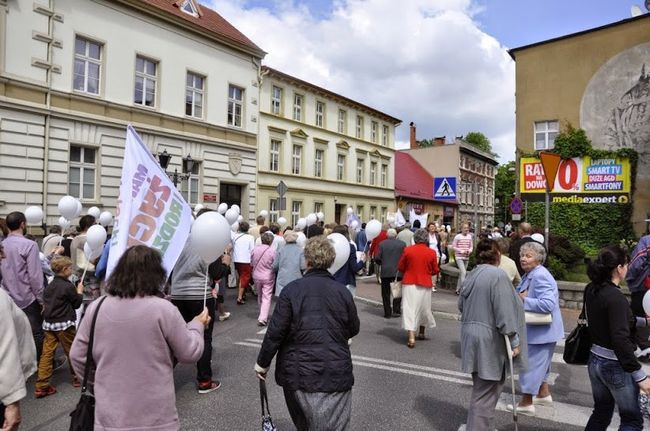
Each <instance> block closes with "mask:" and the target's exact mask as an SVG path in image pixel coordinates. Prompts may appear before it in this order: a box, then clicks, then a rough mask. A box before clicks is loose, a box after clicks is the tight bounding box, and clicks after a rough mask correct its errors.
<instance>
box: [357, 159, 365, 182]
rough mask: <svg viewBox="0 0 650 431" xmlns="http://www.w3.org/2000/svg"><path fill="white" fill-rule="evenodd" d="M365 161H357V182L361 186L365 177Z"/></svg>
mask: <svg viewBox="0 0 650 431" xmlns="http://www.w3.org/2000/svg"><path fill="white" fill-rule="evenodd" d="M365 162H366V161H365V160H363V159H357V182H358V183H359V184H361V183H363V177H364V176H365V172H364V169H363V168H364V165H365Z"/></svg>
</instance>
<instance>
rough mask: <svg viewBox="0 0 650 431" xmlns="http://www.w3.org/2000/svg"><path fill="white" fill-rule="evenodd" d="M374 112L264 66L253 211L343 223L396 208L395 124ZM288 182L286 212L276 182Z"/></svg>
mask: <svg viewBox="0 0 650 431" xmlns="http://www.w3.org/2000/svg"><path fill="white" fill-rule="evenodd" d="M400 123H401V121H400V120H399V119H397V118H394V117H391V116H390V115H387V114H384V113H382V112H380V111H378V110H375V109H373V108H370V107H368V106H365V105H363V104H361V103H359V102H355V101H353V100H350V99H348V98H346V97H343V96H340V95H338V94H336V93H333V92H331V91H329V90H326V89H323V88H320V87H318V86H315V85H313V84H310V83H308V82H305V81H302V80H300V79H298V78H295V77H292V76H289V75H287V74H285V73H283V72H280V71H277V70H275V69H271V68H268V67H263V68H262V85H261V95H260V128H259V134H258V147H259V152H258V172H257V179H258V193H257V196H258V199H257V207H258V210H262V209H267V210H269V212H270V217H271V220H272V221H274V220H277V218H278V217H280V216H282V217H285V218H286V219H287V220H288V223H289V224H290V225H295V223H296V221H297V220H298V218H300V217H304V216H305V215H307V214H309V213H318V212H323V213H324V214H325V222H334V221H335V222H338V223H344V222H345V219H346V209H347V207H352V208H353V209H354V212H355V213H356V214H357V215H359V217H360V218H361V219H362V220H363V221H367V220H370V219H373V218H374V219H377V220H380V221H382V222H384V221H385V220H386V215H387V213H388V212H393V211H395V208H394V206H395V195H394V172H395V164H394V153H395V127H396V126H398V125H399V124H400ZM280 181H282V182H284V183H285V184H286V186H287V188H288V191H287V193H286V196H285V199H286V205H285V209H281V205H280V200H279V195H278V192H277V191H276V187H277V185H278V184H279V182H280Z"/></svg>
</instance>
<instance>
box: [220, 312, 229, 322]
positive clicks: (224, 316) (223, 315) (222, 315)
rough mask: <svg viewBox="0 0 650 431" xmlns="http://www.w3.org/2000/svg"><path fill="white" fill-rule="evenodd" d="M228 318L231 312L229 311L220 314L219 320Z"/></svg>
mask: <svg viewBox="0 0 650 431" xmlns="http://www.w3.org/2000/svg"><path fill="white" fill-rule="evenodd" d="M228 319H230V312H228V311H226V312H225V313H223V314H220V315H219V322H223V321H224V320H228Z"/></svg>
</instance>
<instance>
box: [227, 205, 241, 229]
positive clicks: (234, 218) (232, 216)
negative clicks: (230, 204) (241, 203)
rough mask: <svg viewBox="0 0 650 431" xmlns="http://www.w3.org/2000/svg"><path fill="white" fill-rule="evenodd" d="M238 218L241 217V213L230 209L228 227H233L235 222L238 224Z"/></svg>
mask: <svg viewBox="0 0 650 431" xmlns="http://www.w3.org/2000/svg"><path fill="white" fill-rule="evenodd" d="M238 217H239V213H238V212H237V211H235V210H234V209H232V208H230V209H229V210H228V211H226V220H227V221H228V225H231V224H233V223H234V222H236V221H237V218H238Z"/></svg>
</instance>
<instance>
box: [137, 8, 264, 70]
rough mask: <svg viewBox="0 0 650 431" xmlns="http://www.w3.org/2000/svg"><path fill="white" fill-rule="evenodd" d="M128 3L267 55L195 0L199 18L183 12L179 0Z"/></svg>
mask: <svg viewBox="0 0 650 431" xmlns="http://www.w3.org/2000/svg"><path fill="white" fill-rule="evenodd" d="M127 2H129V3H130V4H131V5H134V6H135V5H137V4H138V3H140V4H142V3H144V4H146V5H149V6H151V7H153V8H155V9H157V10H160V11H164V12H166V13H167V14H168V15H169V16H172V17H174V18H176V21H177V20H178V18H181V19H182V20H184V21H185V22H186V24H189V25H188V26H186V28H188V29H191V27H194V26H195V27H198V28H195V30H201V31H202V32H203V33H205V30H207V31H208V33H209V34H210V35H211V36H216V37H217V38H218V39H221V40H225V41H227V42H230V43H232V45H233V46H235V47H237V48H240V49H244V50H245V51H248V52H250V53H253V54H255V55H257V56H258V57H260V58H262V57H264V55H265V54H266V53H265V52H264V51H263V50H262V48H260V47H259V46H257V45H256V44H255V43H253V41H251V40H250V39H249V38H247V37H246V36H245V35H244V34H243V33H242V32H240V31H239V30H237V29H236V28H235V27H234V26H233V25H232V24H230V23H229V22H228V21H226V20H225V19H224V18H223V17H222V16H221V15H219V14H218V13H217V12H215V11H214V10H212V9H210V8H209V7H207V6H205V5H199V4H198V1H197V0H194V4H195V5H196V7H197V8H198V9H199V11H200V13H199V16H198V17H195V16H192V15H190V14H187V13H185V12H183V11H181V10H180V7H179V6H180V4H181V3H182V2H181V1H178V0H137V1H132V0H131V1H129V0H127Z"/></svg>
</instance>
